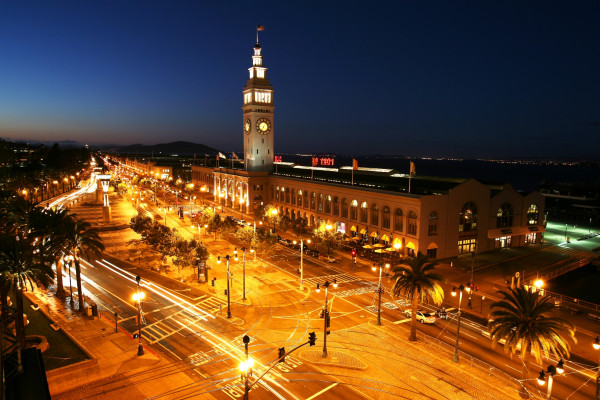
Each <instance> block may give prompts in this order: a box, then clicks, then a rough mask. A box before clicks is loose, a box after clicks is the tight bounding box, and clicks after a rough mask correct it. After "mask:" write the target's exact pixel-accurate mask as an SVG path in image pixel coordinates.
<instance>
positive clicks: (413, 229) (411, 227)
mask: <svg viewBox="0 0 600 400" xmlns="http://www.w3.org/2000/svg"><path fill="white" fill-rule="evenodd" d="M406 219H407V222H408V229H407V232H406V233H407V234H408V235H414V236H416V235H417V213H415V212H414V211H411V212H409V213H408V216H407V217H406Z"/></svg>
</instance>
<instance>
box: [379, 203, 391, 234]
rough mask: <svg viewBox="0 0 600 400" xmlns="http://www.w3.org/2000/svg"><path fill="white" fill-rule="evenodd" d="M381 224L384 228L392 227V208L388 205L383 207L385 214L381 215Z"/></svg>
mask: <svg viewBox="0 0 600 400" xmlns="http://www.w3.org/2000/svg"><path fill="white" fill-rule="evenodd" d="M381 226H382V227H383V228H384V229H390V208H389V207H388V206H385V207H383V214H382V216H381Z"/></svg>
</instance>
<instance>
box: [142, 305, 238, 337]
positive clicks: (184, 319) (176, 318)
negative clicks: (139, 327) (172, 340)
mask: <svg viewBox="0 0 600 400" xmlns="http://www.w3.org/2000/svg"><path fill="white" fill-rule="evenodd" d="M225 304H227V303H226V302H225V301H224V300H221V299H219V298H217V297H213V296H207V295H205V296H201V297H199V298H197V299H196V301H195V305H196V306H197V307H198V308H200V309H202V310H204V311H206V312H208V313H214V312H217V311H219V310H220V309H221V308H222V307H223V306H224V305H225ZM161 311H163V312H164V311H165V309H162V310H161ZM202 321H206V317H205V316H204V313H201V312H194V311H193V309H181V310H179V311H175V312H173V313H171V314H169V315H168V316H166V317H165V318H162V319H161V320H159V321H157V322H154V323H152V324H150V325H147V326H145V327H144V336H145V337H146V338H147V340H148V342H149V343H151V344H154V343H157V342H160V341H161V340H164V339H166V338H168V337H169V336H172V335H174V334H176V333H181V332H182V331H183V330H187V331H186V333H185V335H201V334H202V332H201V331H198V332H196V331H193V328H192V330H190V328H191V327H193V326H197V324H199V323H201V322H202Z"/></svg>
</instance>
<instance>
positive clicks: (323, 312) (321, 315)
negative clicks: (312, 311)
mask: <svg viewBox="0 0 600 400" xmlns="http://www.w3.org/2000/svg"><path fill="white" fill-rule="evenodd" d="M324 316H325V310H321V313H320V314H319V318H323V317H324Z"/></svg>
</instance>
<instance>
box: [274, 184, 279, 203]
mask: <svg viewBox="0 0 600 400" xmlns="http://www.w3.org/2000/svg"><path fill="white" fill-rule="evenodd" d="M275 200H279V186H277V187H276V188H275Z"/></svg>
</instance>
